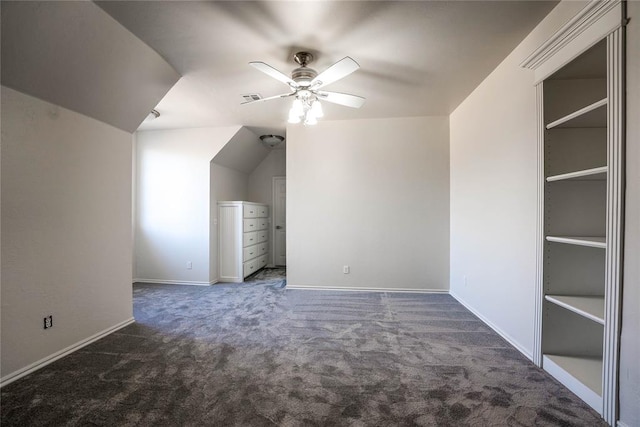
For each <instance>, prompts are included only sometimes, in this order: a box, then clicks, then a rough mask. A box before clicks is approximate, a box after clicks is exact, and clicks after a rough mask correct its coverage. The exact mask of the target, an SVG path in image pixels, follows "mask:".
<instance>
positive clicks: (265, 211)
mask: <svg viewBox="0 0 640 427" xmlns="http://www.w3.org/2000/svg"><path fill="white" fill-rule="evenodd" d="M256 209H257V211H258V214H257V216H258V217H260V218H268V217H269V206H258V207H257V208H256Z"/></svg>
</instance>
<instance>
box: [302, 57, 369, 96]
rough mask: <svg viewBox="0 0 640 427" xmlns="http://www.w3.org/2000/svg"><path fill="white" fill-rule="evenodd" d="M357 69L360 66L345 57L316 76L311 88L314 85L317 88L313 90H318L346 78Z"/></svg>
mask: <svg viewBox="0 0 640 427" xmlns="http://www.w3.org/2000/svg"><path fill="white" fill-rule="evenodd" d="M358 68H360V65H358V63H357V62H356V61H354V60H353V59H351V58H350V57H348V56H346V57H344V58H342V59H341V60H340V61H338V62H336V63H335V64H333V65H332V66H331V67H329V68H327V69H326V70H324V71H323V72H321V73H320V74H318V75H317V76H316V78H315V79H313V80H312V81H311V86H312V87H313V86H314V84H315V85H317V86H315V87H314V88H315V89H319V88H321V87H323V86H326V85H328V84H330V83H333V82H335V81H336V80H340V79H341V78H343V77H346V76H348V75H349V74H351V73H353V72H354V71H355V70H357V69H358Z"/></svg>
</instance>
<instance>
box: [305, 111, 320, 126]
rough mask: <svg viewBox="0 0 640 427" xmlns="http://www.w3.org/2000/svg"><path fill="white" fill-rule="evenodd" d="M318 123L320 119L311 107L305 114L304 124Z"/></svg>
mask: <svg viewBox="0 0 640 427" xmlns="http://www.w3.org/2000/svg"><path fill="white" fill-rule="evenodd" d="M317 123H318V119H317V118H316V115H315V114H314V112H313V110H312V109H309V110H308V111H307V114H306V115H305V118H304V124H305V125H315V124H317Z"/></svg>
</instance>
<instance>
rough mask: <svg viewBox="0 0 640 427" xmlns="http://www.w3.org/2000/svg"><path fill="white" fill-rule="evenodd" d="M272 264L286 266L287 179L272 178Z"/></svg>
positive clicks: (280, 177) (282, 177)
mask: <svg viewBox="0 0 640 427" xmlns="http://www.w3.org/2000/svg"><path fill="white" fill-rule="evenodd" d="M272 215H273V217H272V218H273V222H272V224H271V225H272V227H273V230H272V236H273V264H274V265H275V266H283V267H284V266H286V265H287V178H286V177H284V176H274V177H273V213H272Z"/></svg>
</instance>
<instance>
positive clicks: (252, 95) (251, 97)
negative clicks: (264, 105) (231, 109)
mask: <svg viewBox="0 0 640 427" xmlns="http://www.w3.org/2000/svg"><path fill="white" fill-rule="evenodd" d="M242 98H244V102H253V101H259V100H261V99H262V95H260V94H259V93H250V94H248V95H242Z"/></svg>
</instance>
